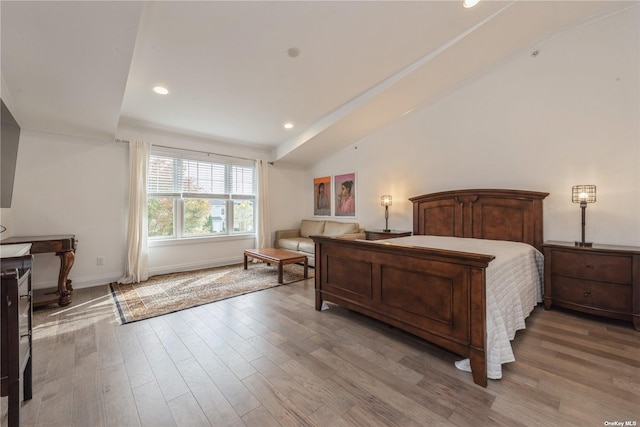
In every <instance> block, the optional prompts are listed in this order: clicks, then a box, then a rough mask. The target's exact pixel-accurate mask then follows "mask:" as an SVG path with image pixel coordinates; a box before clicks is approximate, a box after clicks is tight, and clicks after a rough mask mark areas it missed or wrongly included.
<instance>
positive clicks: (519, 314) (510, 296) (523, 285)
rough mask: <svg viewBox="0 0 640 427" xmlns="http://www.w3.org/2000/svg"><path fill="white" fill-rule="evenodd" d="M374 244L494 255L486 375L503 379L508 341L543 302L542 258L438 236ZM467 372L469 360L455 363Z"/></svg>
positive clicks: (516, 246)
mask: <svg viewBox="0 0 640 427" xmlns="http://www.w3.org/2000/svg"><path fill="white" fill-rule="evenodd" d="M376 243H383V244H399V245H409V246H421V247H429V248H437V249H449V250H453V251H459V252H471V253H477V254H486V255H493V256H495V259H494V260H493V261H491V262H490V263H489V266H488V267H487V270H486V279H487V281H486V284H487V376H488V377H489V378H492V379H499V378H502V364H503V363H508V362H513V361H515V360H516V359H515V357H514V355H513V350H512V349H511V342H510V341H511V340H513V338H514V337H515V335H516V331H518V330H519V329H524V328H525V322H524V320H525V319H526V318H527V316H529V314H530V313H531V311H532V310H533V308H534V307H535V306H536V304H537V303H539V302H542V289H543V281H544V275H543V268H544V262H543V256H542V254H541V253H540V252H539V251H538V250H537V249H536V248H534V247H533V246H531V245H528V244H526V243H519V242H507V241H502V240H483V239H467V238H460V237H441V236H409V237H398V238H395V239H387V240H377V241H376ZM456 366H457V367H458V368H459V369H463V370H467V371H470V370H471V369H470V368H469V361H468V359H465V360H462V361H459V362H456Z"/></svg>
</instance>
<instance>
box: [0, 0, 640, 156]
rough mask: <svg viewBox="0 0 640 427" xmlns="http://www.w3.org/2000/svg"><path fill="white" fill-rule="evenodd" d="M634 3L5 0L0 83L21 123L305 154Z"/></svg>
mask: <svg viewBox="0 0 640 427" xmlns="http://www.w3.org/2000/svg"><path fill="white" fill-rule="evenodd" d="M637 5H638V2H637V1H633V2H616V1H513V2H509V1H487V0H482V1H480V3H479V4H478V5H477V6H475V7H473V8H470V9H466V8H463V7H462V1H461V0H460V1H458V0H451V1H408V2H400V1H389V2H384V1H373V2H367V1H340V2H337V1H336V2H334V1H315V2H314V1H269V2H267V1H257V2H247V1H228V2H224V1H194V2H189V1H154V2H135V1H130V2H128V1H122V2H120V1H119V2H115V1H81V2H58V1H43V2H30V1H15V2H14V1H6V0H3V1H2V2H1V3H0V8H1V9H0V14H1V27H0V28H1V43H2V44H1V49H2V50H1V55H2V56H1V67H2V79H3V82H2V83H3V85H2V86H3V93H2V97H3V99H7V98H9V101H10V105H12V106H13V111H12V112H13V114H14V116H15V117H16V119H17V120H18V121H19V123H20V125H21V126H22V127H23V128H25V129H32V130H41V131H47V132H55V133H62V134H69V135H78V136H85V137H90V138H114V137H115V136H116V135H117V132H118V129H119V128H123V127H130V128H136V129H146V128H150V129H160V130H167V131H173V132H179V133H182V134H186V135H193V136H197V137H201V138H205V139H208V140H212V141H217V142H224V143H229V144H240V145H245V146H249V147H252V148H257V149H261V150H265V151H268V152H270V153H271V157H272V160H278V161H282V162H289V163H293V164H298V165H305V164H308V163H309V162H310V161H311V160H314V159H318V158H322V157H323V156H326V155H328V154H330V153H332V152H334V151H335V150H338V149H340V148H343V147H345V146H347V145H349V144H351V143H353V142H355V141H357V140H358V139H359V138H362V137H363V136H366V135H367V134H369V133H371V132H373V131H375V130H376V129H377V128H379V127H381V126H384V125H386V124H387V123H389V122H391V121H392V120H394V119H397V118H398V117H400V116H401V115H403V114H405V113H407V112H409V111H411V110H412V109H414V108H416V107H418V106H420V105H424V104H425V103H429V102H432V101H433V100H435V99H438V97H441V96H443V95H444V94H446V93H447V92H449V91H451V90H453V89H455V88H456V87H458V86H460V85H461V84H464V82H465V81H468V80H469V79H473V78H474V76H477V75H478V73H480V72H483V71H485V70H487V69H491V67H494V66H496V64H498V63H500V62H501V61H503V60H505V59H506V58H508V57H509V56H510V55H513V54H516V53H522V52H523V51H527V50H533V49H535V48H536V47H537V46H539V45H540V44H543V43H544V41H545V40H548V39H549V38H551V37H553V36H554V35H556V34H558V33H562V32H564V31H567V30H569V29H570V28H572V27H574V26H576V25H581V24H584V23H585V22H588V21H590V20H593V19H598V18H600V17H603V16H606V15H608V14H611V13H615V12H616V11H619V10H621V9H625V8H628V7H635V6H637ZM292 48H293V49H294V50H296V51H297V53H298V55H297V56H296V55H295V52H294V54H293V55H291V54H290V52H289V51H290V49H292ZM156 85H162V86H165V87H166V88H167V89H168V90H169V93H168V94H167V95H158V94H156V93H154V92H153V91H152V88H153V87H154V86H156ZM286 122H290V123H293V125H294V127H293V128H292V129H285V128H284V127H283V125H284V124H285V123H286Z"/></svg>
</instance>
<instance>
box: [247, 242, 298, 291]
mask: <svg viewBox="0 0 640 427" xmlns="http://www.w3.org/2000/svg"><path fill="white" fill-rule="evenodd" d="M247 257H251V258H255V259H259V260H261V261H264V262H266V263H267V265H269V264H276V265H277V266H278V283H282V280H283V279H282V267H283V266H284V265H286V264H295V263H297V262H303V263H304V278H305V279H308V278H309V275H308V272H309V267H308V264H307V256H306V255H300V254H298V253H295V252H291V251H285V250H284V249H275V248H262V249H247V250H245V251H244V269H245V270H246V269H247Z"/></svg>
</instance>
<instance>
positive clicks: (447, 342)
mask: <svg viewBox="0 0 640 427" xmlns="http://www.w3.org/2000/svg"><path fill="white" fill-rule="evenodd" d="M312 238H313V240H314V242H315V244H316V272H315V290H316V295H315V296H316V304H315V305H316V310H320V309H321V307H322V303H323V301H329V302H333V303H336V304H339V305H341V306H343V307H346V308H348V309H351V310H354V311H357V312H359V313H362V314H365V315H367V316H370V317H373V318H375V319H378V320H381V321H383V322H385V323H388V324H390V325H393V326H395V327H397V328H399V329H402V330H404V331H407V332H409V333H411V334H414V335H416V336H419V337H421V338H423V339H425V340H427V341H429V342H432V343H434V344H437V345H439V346H441V347H443V348H446V349H448V350H450V351H452V352H454V353H456V354H459V355H460V356H462V357H468V358H469V359H470V361H471V370H472V374H473V380H474V382H475V383H476V384H479V385H481V386H483V387H486V386H487V356H486V327H485V325H486V313H485V310H486V306H487V305H486V294H485V285H486V283H485V280H486V279H485V277H486V275H485V270H486V268H487V266H488V264H489V262H490V261H491V260H492V259H493V258H494V257H493V256H489V255H480V254H471V253H462V252H454V251H445V250H438V249H427V248H416V247H410V246H398V245H389V244H379V243H376V242H369V241H349V240H339V239H335V238H331V237H323V236H313V237H312Z"/></svg>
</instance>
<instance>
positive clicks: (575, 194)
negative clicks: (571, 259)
mask: <svg viewBox="0 0 640 427" xmlns="http://www.w3.org/2000/svg"><path fill="white" fill-rule="evenodd" d="M571 201H572V202H573V203H580V209H582V241H580V242H575V245H576V246H580V247H587V248H589V247H591V246H593V243H590V242H585V241H584V227H585V223H586V221H585V217H586V210H587V203H595V201H596V186H595V185H574V186H573V187H572V189H571Z"/></svg>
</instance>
